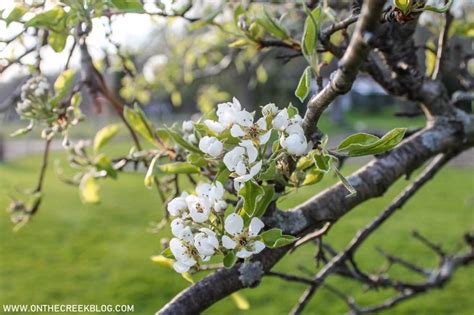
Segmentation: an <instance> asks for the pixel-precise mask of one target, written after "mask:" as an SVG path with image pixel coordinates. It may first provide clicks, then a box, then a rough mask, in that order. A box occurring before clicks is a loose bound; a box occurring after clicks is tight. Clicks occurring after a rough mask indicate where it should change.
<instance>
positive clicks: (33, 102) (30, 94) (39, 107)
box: [16, 76, 53, 119]
mask: <svg viewBox="0 0 474 315" xmlns="http://www.w3.org/2000/svg"><path fill="white" fill-rule="evenodd" d="M49 89H50V85H49V83H48V81H47V80H46V78H45V77H44V76H35V77H32V78H31V79H29V80H28V81H26V83H25V84H24V85H23V86H22V87H21V101H20V102H19V103H18V105H17V108H16V111H17V113H18V115H20V117H21V118H23V119H48V118H49V117H51V114H52V110H53V108H52V106H51V105H50V104H49V102H48V101H49Z"/></svg>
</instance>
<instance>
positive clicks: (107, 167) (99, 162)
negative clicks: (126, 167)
mask: <svg viewBox="0 0 474 315" xmlns="http://www.w3.org/2000/svg"><path fill="white" fill-rule="evenodd" d="M94 164H95V167H96V168H97V170H98V171H106V172H107V175H108V176H110V177H112V178H114V179H115V178H117V171H116V170H115V169H114V167H113V165H112V160H111V159H110V158H109V157H108V156H106V155H105V154H100V155H98V156H97V157H96V158H95V159H94Z"/></svg>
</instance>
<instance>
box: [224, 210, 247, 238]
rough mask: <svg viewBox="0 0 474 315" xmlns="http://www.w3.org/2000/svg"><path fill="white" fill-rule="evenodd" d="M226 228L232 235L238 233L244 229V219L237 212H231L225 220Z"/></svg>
mask: <svg viewBox="0 0 474 315" xmlns="http://www.w3.org/2000/svg"><path fill="white" fill-rule="evenodd" d="M224 228H225V230H226V231H227V233H229V234H231V235H238V234H240V233H242V230H243V229H244V220H243V219H242V217H241V216H240V215H238V214H237V213H231V214H229V216H227V218H226V219H225V222H224Z"/></svg>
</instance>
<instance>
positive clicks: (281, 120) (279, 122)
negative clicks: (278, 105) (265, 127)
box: [272, 108, 288, 130]
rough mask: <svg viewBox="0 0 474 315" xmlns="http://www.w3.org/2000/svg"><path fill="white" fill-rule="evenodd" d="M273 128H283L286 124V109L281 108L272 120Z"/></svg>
mask: <svg viewBox="0 0 474 315" xmlns="http://www.w3.org/2000/svg"><path fill="white" fill-rule="evenodd" d="M272 125H273V128H275V129H279V130H283V129H285V128H286V126H288V111H287V109H286V108H285V109H282V110H281V111H280V112H279V113H278V114H277V115H276V116H275V118H273V121H272Z"/></svg>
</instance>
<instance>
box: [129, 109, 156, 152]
mask: <svg viewBox="0 0 474 315" xmlns="http://www.w3.org/2000/svg"><path fill="white" fill-rule="evenodd" d="M123 116H124V117H125V120H126V121H127V122H128V123H129V124H130V126H131V127H132V128H133V130H135V131H136V132H138V134H140V135H141V136H142V137H143V138H144V139H145V140H147V141H148V142H150V143H151V144H153V145H155V144H156V142H155V137H154V136H153V134H152V132H151V130H150V126H149V125H148V122H147V120H146V119H145V117H144V115H141V114H140V113H137V112H136V109H135V110H133V109H131V108H130V107H128V106H125V107H124V109H123Z"/></svg>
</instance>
